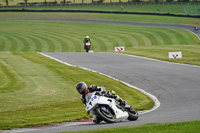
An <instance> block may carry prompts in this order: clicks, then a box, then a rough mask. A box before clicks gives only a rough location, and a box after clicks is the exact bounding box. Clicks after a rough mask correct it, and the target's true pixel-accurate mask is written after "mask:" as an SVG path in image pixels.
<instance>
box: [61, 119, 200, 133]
mask: <svg viewBox="0 0 200 133" xmlns="http://www.w3.org/2000/svg"><path fill="white" fill-rule="evenodd" d="M199 124H200V121H190V122H177V123H164V124H163V123H162V124H156V123H152V124H145V125H141V126H132V127H117V128H110V129H99V130H90V131H89V130H88V131H77V132H63V133H94V132H95V133H105V132H109V133H133V132H134V133H197V132H199V129H200V127H199Z"/></svg>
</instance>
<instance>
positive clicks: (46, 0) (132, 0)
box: [5, 0, 200, 6]
mask: <svg viewBox="0 0 200 133" xmlns="http://www.w3.org/2000/svg"><path fill="white" fill-rule="evenodd" d="M10 1H13V0H5V2H6V6H9V2H10ZM28 1H30V0H24V3H25V4H26V5H27V4H28ZM73 1H75V0H73ZM83 1H84V0H82V3H83ZM91 1H92V2H93V0H91ZM98 1H99V3H103V2H104V0H98ZM129 1H131V2H160V3H164V2H200V0H129ZM48 2H49V1H48V0H44V4H45V3H48ZM66 2H67V1H66V0H63V1H62V3H63V4H66ZM119 2H122V0H119ZM55 3H57V0H55Z"/></svg>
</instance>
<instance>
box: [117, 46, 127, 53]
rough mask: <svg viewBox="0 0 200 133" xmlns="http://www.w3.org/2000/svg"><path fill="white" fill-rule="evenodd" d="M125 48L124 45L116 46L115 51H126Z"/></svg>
mask: <svg viewBox="0 0 200 133" xmlns="http://www.w3.org/2000/svg"><path fill="white" fill-rule="evenodd" d="M124 50H125V48H124V47H123V46H122V47H115V52H121V51H124Z"/></svg>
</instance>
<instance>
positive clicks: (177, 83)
mask: <svg viewBox="0 0 200 133" xmlns="http://www.w3.org/2000/svg"><path fill="white" fill-rule="evenodd" d="M15 20H16V19H15ZM20 20H22V19H20ZM26 20H48V21H79V22H80V21H81V22H94V23H112V24H123V25H140V26H160V27H174V28H181V29H186V30H190V31H192V32H193V33H195V34H196V35H197V36H198V37H199V38H200V30H197V31H195V30H194V27H193V26H187V25H174V24H148V23H132V22H116V21H98V20H72V19H62V20H61V19H56V20H55V19H26ZM45 54H47V55H49V56H52V57H54V58H57V59H59V60H62V61H64V62H67V63H69V64H72V65H76V66H80V67H86V68H89V69H92V70H96V71H98V72H101V73H104V74H106V75H110V76H112V77H114V78H117V79H120V80H122V81H124V82H127V83H129V84H131V85H134V86H137V87H139V88H141V89H143V90H145V91H147V92H149V93H151V94H153V95H154V96H156V97H157V98H158V100H159V101H160V102H161V106H160V107H159V108H158V109H156V110H155V111H153V112H150V113H146V114H143V115H140V117H139V119H138V120H137V121H134V122H129V121H126V122H121V123H114V124H98V125H96V124H92V123H91V122H88V123H82V122H79V123H77V122H76V123H66V124H62V125H52V127H45V126H44V127H38V128H29V129H21V130H10V131H2V132H28V133H44V132H48V133H53V132H62V131H79V130H90V129H101V128H111V127H120V126H134V125H141V124H146V123H163V122H181V121H191V120H200V115H199V113H200V102H199V101H200V67H199V66H192V65H183V64H175V63H168V62H162V61H157V60H152V59H147V58H142V57H137V56H127V55H121V54H113V53H45ZM108 89H109V88H108ZM0 132H1V131H0Z"/></svg>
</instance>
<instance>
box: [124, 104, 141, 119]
mask: <svg viewBox="0 0 200 133" xmlns="http://www.w3.org/2000/svg"><path fill="white" fill-rule="evenodd" d="M127 112H128V115H129V116H128V120H129V121H135V120H137V119H138V117H139V115H138V112H137V111H136V110H135V109H134V108H133V107H131V108H130V110H129V111H127Z"/></svg>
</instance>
